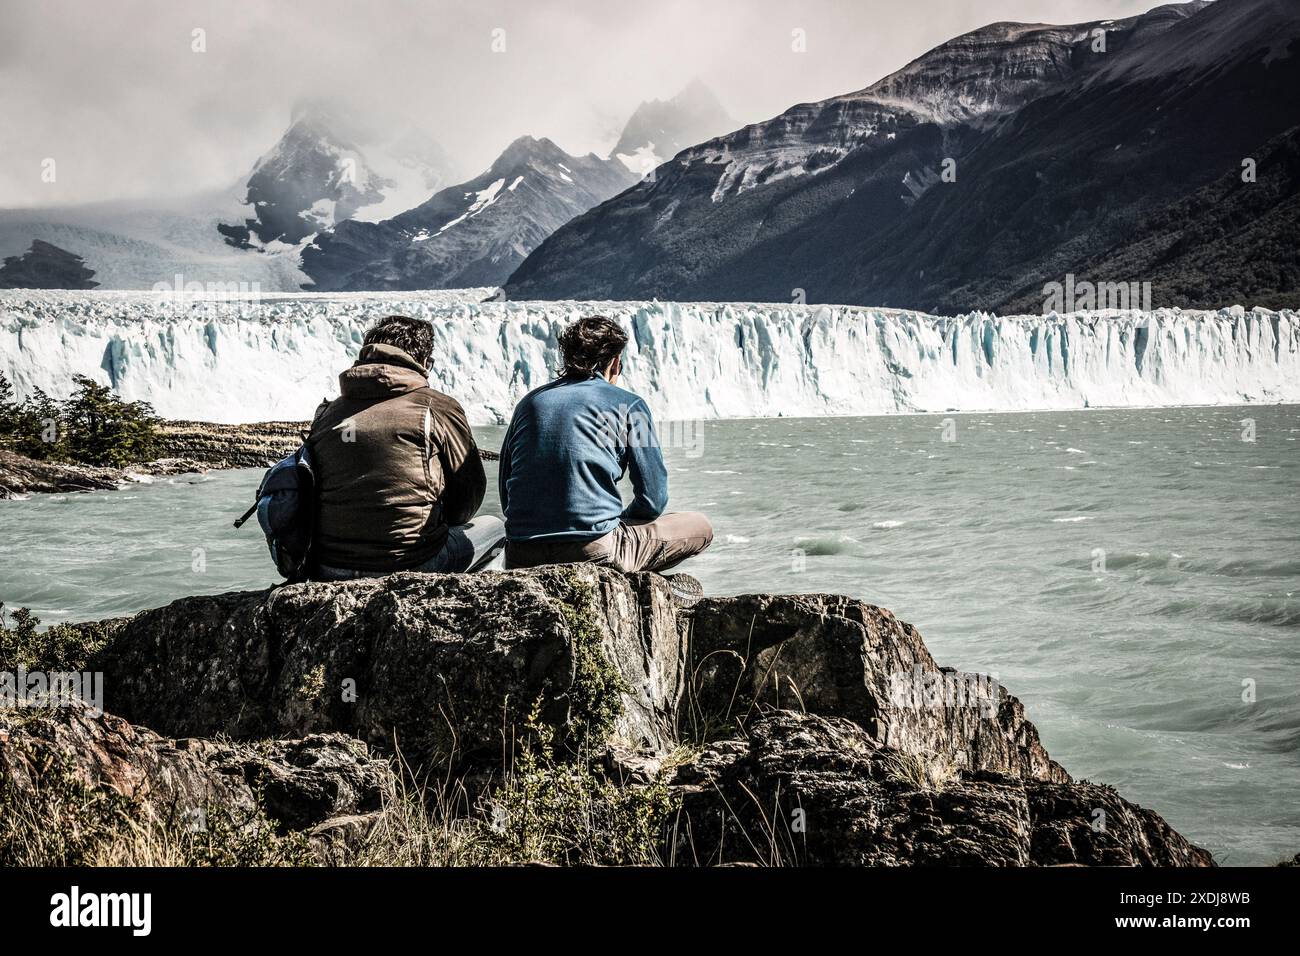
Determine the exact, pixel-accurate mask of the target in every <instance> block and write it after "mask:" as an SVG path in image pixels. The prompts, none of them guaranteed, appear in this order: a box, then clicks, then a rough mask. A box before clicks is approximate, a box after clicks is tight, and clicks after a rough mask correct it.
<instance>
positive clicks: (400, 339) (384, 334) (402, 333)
mask: <svg viewBox="0 0 1300 956" xmlns="http://www.w3.org/2000/svg"><path fill="white" fill-rule="evenodd" d="M361 344H362V345H391V346H392V347H393V348H396V349H401V350H402V351H403V352H405V353H406V354H407V355H409V356H411V358H413V359H415V360H416V361H417V362H419V363H420V364H421V365H423V366H424V367H425V368H426V369H427V368H428V367H429V366H430V365H432V364H433V326H432V325H430V324H429V323H428V322H425V321H424V320H423V319H412V318H410V317H408V316H405V315H389V316H385V317H384V318H382V319H380V320H379V321H378V322H376V323H375V324H374V325H372V326H371V327H370V328H369V329H368V330H367V331H366V337H365V338H364V339H362V340H361Z"/></svg>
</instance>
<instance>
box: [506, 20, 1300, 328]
mask: <svg viewBox="0 0 1300 956" xmlns="http://www.w3.org/2000/svg"><path fill="white" fill-rule="evenodd" d="M1297 91H1300V4H1296V3H1295V2H1294V0H1217V2H1215V3H1213V4H1209V3H1207V2H1204V0H1197V2H1192V3H1185V4H1168V5H1165V6H1162V7H1157V8H1155V9H1153V10H1151V11H1148V12H1147V13H1146V14H1143V15H1141V16H1137V17H1131V18H1128V19H1124V20H1114V21H1099V22H1095V23H1082V24H1075V25H1070V26H1051V25H1044V24H1013V23H996V24H992V25H990V26H987V27H984V28H981V29H979V30H975V31H973V32H971V33H968V34H965V35H963V36H960V37H957V38H955V39H953V40H951V41H949V42H947V43H944V44H942V45H940V46H939V47H936V48H935V49H934V50H931V51H929V52H928V53H926V54H924V55H923V56H921V57H919V58H917V59H916V60H915V61H913V62H912V63H910V64H908V65H907V66H905V67H904V68H903V69H901V70H899V71H898V72H896V73H894V74H892V75H890V76H888V77H885V78H884V79H882V80H880V81H879V82H877V83H875V84H873V85H871V86H869V87H867V88H866V89H864V90H861V91H858V92H855V93H850V94H847V95H844V96H839V97H835V98H832V99H829V100H825V101H822V102H819V103H805V104H800V105H798V106H794V107H792V108H791V109H789V110H787V111H786V112H785V113H782V114H781V115H780V116H777V117H775V118H773V119H771V120H768V121H766V122H763V123H757V124H753V125H751V126H746V127H744V128H743V129H740V130H737V131H735V132H732V133H729V134H727V135H725V136H720V137H718V138H716V139H713V140H710V141H708V142H705V143H702V144H700V145H697V146H695V147H693V148H691V149H688V150H686V151H685V152H684V153H682V154H680V155H678V156H677V157H676V158H675V159H674V160H673V161H671V162H669V163H667V164H665V165H664V166H662V167H660V168H659V170H658V171H657V174H656V176H655V177H654V181H652V182H642V183H639V184H638V185H637V186H635V187H634V188H633V189H631V190H629V191H627V192H626V193H624V194H623V195H621V196H619V197H618V198H617V199H616V200H614V201H611V202H609V203H606V204H604V205H602V206H600V207H599V208H597V209H594V210H592V211H591V212H589V213H588V214H586V215H584V216H581V217H579V218H578V219H576V220H574V221H573V222H571V223H569V224H568V225H567V226H565V227H564V228H562V229H560V230H558V231H557V232H556V233H555V234H554V235H553V236H551V237H550V238H549V239H548V240H547V241H546V242H545V243H543V244H542V245H541V246H540V247H539V248H538V249H537V250H536V251H535V252H534V253H533V254H532V255H531V256H530V257H529V258H528V259H527V260H526V261H525V262H524V263H523V265H522V266H521V267H520V268H519V270H518V271H517V272H516V273H515V274H514V275H513V276H512V277H511V280H510V282H509V283H507V292H508V293H509V295H510V296H511V297H512V298H525V299H527V298H557V299H558V298H620V299H621V298H643V297H649V296H657V297H659V298H663V299H678V300H693V299H710V300H731V299H738V298H747V299H748V298H755V297H757V298H763V299H778V300H786V301H789V300H791V299H792V298H794V299H798V298H799V297H800V296H801V295H802V296H803V297H805V298H806V299H807V300H808V301H814V302H849V303H852V302H857V303H863V304H870V305H901V306H908V307H919V308H927V309H929V310H931V311H938V312H953V311H961V310H965V309H969V308H984V309H998V308H1004V307H1005V306H1006V305H1007V304H1008V303H1012V302H1015V303H1017V304H1019V306H1020V307H1024V303H1025V301H1026V297H1027V296H1030V295H1031V294H1032V292H1033V290H1035V289H1041V288H1042V286H1043V285H1044V284H1045V283H1046V282H1050V281H1056V280H1060V279H1062V277H1063V276H1064V275H1065V274H1066V273H1069V272H1075V273H1079V274H1082V275H1085V276H1086V275H1087V273H1086V272H1085V271H1084V270H1085V269H1088V268H1092V267H1093V266H1095V265H1100V264H1101V263H1102V262H1103V258H1102V257H1103V254H1104V253H1106V251H1107V250H1114V249H1116V248H1117V247H1120V246H1123V245H1125V244H1127V243H1129V242H1131V241H1133V238H1134V235H1135V233H1136V232H1137V230H1138V227H1139V226H1140V225H1141V224H1142V223H1143V222H1144V221H1145V220H1147V219H1148V218H1150V217H1152V216H1154V215H1156V214H1158V212H1159V211H1160V210H1161V209H1163V208H1164V207H1165V206H1167V205H1168V204H1169V203H1171V202H1176V201H1179V200H1180V199H1183V198H1185V197H1189V196H1191V195H1192V194H1193V193H1195V192H1196V191H1197V190H1199V189H1201V188H1204V187H1205V186H1206V185H1207V184H1209V183H1211V182H1213V181H1215V180H1218V179H1220V178H1222V177H1227V176H1230V175H1234V174H1238V175H1239V174H1240V173H1241V170H1242V163H1243V159H1244V158H1247V157H1251V156H1252V151H1254V150H1256V149H1257V148H1261V149H1262V148H1263V146H1264V144H1265V143H1267V142H1268V141H1270V140H1272V139H1273V138H1274V137H1277V136H1279V135H1281V134H1283V133H1284V132H1285V131H1286V130H1287V129H1289V128H1290V127H1292V126H1294V125H1295V124H1296V123H1297V120H1298V119H1300V94H1298V93H1297ZM1289 228H1291V229H1295V228H1296V227H1295V226H1294V225H1292V226H1290V227H1289ZM1162 241H1164V242H1165V243H1166V245H1169V244H1172V243H1181V244H1182V246H1183V248H1184V249H1185V248H1186V247H1188V246H1191V247H1192V248H1197V249H1200V250H1201V251H1202V253H1203V254H1204V255H1202V257H1201V258H1204V256H1205V255H1208V256H1219V255H1228V254H1231V255H1234V256H1235V255H1240V254H1241V253H1242V250H1239V249H1234V248H1233V247H1232V244H1231V242H1230V241H1226V240H1225V239H1224V238H1223V237H1222V236H1221V235H1205V236H1198V235H1195V234H1190V233H1186V232H1180V231H1178V230H1172V231H1171V233H1170V234H1166V235H1165V236H1164V238H1163V240H1162ZM1256 254H1257V255H1258V256H1259V257H1260V258H1261V259H1262V260H1263V261H1274V260H1275V259H1276V257H1273V259H1270V258H1269V256H1270V254H1269V252H1268V248H1267V247H1266V246H1261V247H1259V248H1258V249H1256V250H1254V252H1253V253H1248V254H1246V259H1247V260H1249V258H1250V257H1251V255H1256ZM1108 261H1117V260H1108ZM1125 261H1127V260H1125ZM1133 261H1137V260H1133ZM1280 268H1281V271H1280V273H1279V272H1278V270H1276V269H1273V268H1272V267H1270V268H1268V269H1260V270H1255V271H1254V272H1253V273H1252V280H1251V282H1248V283H1247V286H1248V287H1246V288H1244V289H1242V293H1243V294H1244V295H1245V296H1247V297H1248V298H1249V299H1250V301H1254V302H1260V303H1261V304H1273V305H1279V304H1285V303H1287V302H1290V301H1291V300H1289V299H1287V298H1286V296H1287V295H1288V294H1294V290H1295V289H1296V288H1297V287H1300V266H1297V264H1296V263H1295V262H1294V259H1292V260H1290V262H1289V264H1286V263H1284V264H1283V265H1282V266H1281V267H1280ZM1091 278H1095V279H1098V280H1105V281H1123V282H1131V281H1144V280H1148V279H1150V278H1151V275H1150V274H1149V273H1144V274H1135V275H1129V274H1124V275H1099V276H1092V277H1091ZM1288 289H1289V290H1291V292H1290V293H1288V292H1287V290H1288ZM1207 294H1208V295H1209V296H1210V298H1209V299H1206V298H1202V297H1201V296H1200V295H1199V294H1198V295H1195V296H1193V295H1189V294H1188V292H1187V290H1186V284H1185V283H1184V282H1182V277H1181V275H1174V276H1171V277H1169V279H1168V281H1166V282H1164V284H1162V285H1157V286H1156V287H1155V289H1154V300H1155V302H1156V304H1157V305H1161V304H1176V305H1219V304H1223V303H1224V302H1225V301H1228V300H1225V299H1223V298H1221V297H1219V295H1217V294H1216V293H1215V292H1214V290H1209V291H1208V293H1207Z"/></svg>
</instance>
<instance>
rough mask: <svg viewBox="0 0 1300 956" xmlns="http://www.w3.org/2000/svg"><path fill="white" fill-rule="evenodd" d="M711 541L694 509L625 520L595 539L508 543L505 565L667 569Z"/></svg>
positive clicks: (708, 529)
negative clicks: (650, 517)
mask: <svg viewBox="0 0 1300 956" xmlns="http://www.w3.org/2000/svg"><path fill="white" fill-rule="evenodd" d="M712 542H713V526H712V525H711V524H709V519H708V518H706V517H705V516H704V515H702V514H700V513H699V512H698V511H681V512H677V513H674V514H666V515H660V516H659V517H658V518H656V519H655V520H654V521H624V522H622V523H621V524H620V525H619V526H618V527H617V528H615V529H614V530H613V531H611V532H610V533H609V534H607V535H605V536H604V537H601V538H596V539H595V540H594V541H547V540H546V539H542V540H540V541H507V542H506V567H507V568H534V567H537V566H538V565H541V564H583V563H591V564H604V565H608V566H609V567H612V568H617V569H618V570H620V571H666V570H668V569H669V568H671V567H673V566H675V565H677V564H680V563H681V562H682V561H685V560H686V559H687V558H689V557H691V555H695V554H699V553H700V552H701V551H703V550H704V549H705V548H707V547H708V546H709V545H710V544H711V543H712Z"/></svg>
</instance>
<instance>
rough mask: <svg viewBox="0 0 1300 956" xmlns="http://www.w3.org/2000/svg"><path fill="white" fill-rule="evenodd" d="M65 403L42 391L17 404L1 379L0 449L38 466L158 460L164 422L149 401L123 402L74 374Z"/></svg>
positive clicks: (115, 464) (117, 464) (118, 465)
mask: <svg viewBox="0 0 1300 956" xmlns="http://www.w3.org/2000/svg"><path fill="white" fill-rule="evenodd" d="M73 382H74V383H75V385H76V390H75V391H74V392H73V393H72V395H71V396H70V397H69V398H66V399H63V400H62V401H60V400H57V399H53V398H51V397H50V396H49V395H46V394H45V393H44V392H42V391H41V390H39V389H37V391H36V394H34V395H32V396H31V397H30V398H28V399H26V400H24V401H22V402H15V401H14V400H13V386H12V385H11V384H10V382H9V380H8V379H7V378H6V377H5V376H4V375H3V374H0V448H8V449H10V450H11V451H15V452H17V453H18V454H20V455H26V456H27V457H28V458H34V459H37V460H38V461H54V462H75V463H78V464H83V465H106V466H111V467H115V468H121V467H123V466H125V465H131V464H136V463H139V462H142V461H149V460H151V459H153V458H156V457H158V454H159V450H160V439H159V433H158V424H159V421H160V419H159V418H158V416H157V415H155V414H154V411H153V407H152V406H151V405H150V404H149V403H148V402H124V401H122V400H121V399H119V398H117V397H116V396H115V395H114V394H113V390H112V389H111V388H109V387H108V386H105V385H100V384H99V383H98V382H95V381H94V380H93V379H90V378H87V377H86V376H84V375H74V376H73Z"/></svg>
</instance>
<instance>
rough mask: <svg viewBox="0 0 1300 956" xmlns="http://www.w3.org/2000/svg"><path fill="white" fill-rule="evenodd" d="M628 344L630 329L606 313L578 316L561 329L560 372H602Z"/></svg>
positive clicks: (562, 373)
mask: <svg viewBox="0 0 1300 956" xmlns="http://www.w3.org/2000/svg"><path fill="white" fill-rule="evenodd" d="M626 346H627V333H626V332H624V331H623V330H622V329H621V328H620V327H619V325H618V323H617V322H614V321H613V320H611V319H607V318H605V316H603V315H589V316H587V317H586V318H582V319H579V320H578V321H577V322H574V323H573V324H572V325H570V326H569V327H568V328H567V329H565V330H564V331H563V332H561V333H560V357H561V358H562V359H563V360H564V367H563V368H561V369H560V374H561V375H584V376H587V375H592V374H594V373H596V372H603V371H604V370H605V366H607V365H609V363H610V362H612V361H614V359H615V357H617V356H618V355H619V354H621V353H622V351H623V349H624V348H625V347H626Z"/></svg>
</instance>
